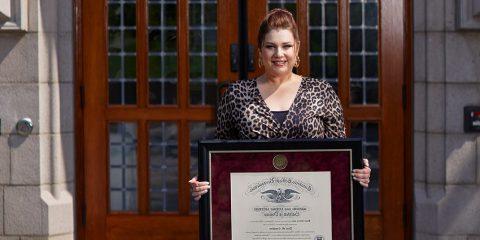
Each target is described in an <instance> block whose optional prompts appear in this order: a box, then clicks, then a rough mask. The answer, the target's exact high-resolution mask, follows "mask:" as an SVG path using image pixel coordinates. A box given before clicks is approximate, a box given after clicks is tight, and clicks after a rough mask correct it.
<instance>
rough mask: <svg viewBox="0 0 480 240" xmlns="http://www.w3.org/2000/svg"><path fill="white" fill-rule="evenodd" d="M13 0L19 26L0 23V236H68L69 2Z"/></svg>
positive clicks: (70, 146) (70, 155) (71, 182)
mask: <svg viewBox="0 0 480 240" xmlns="http://www.w3.org/2000/svg"><path fill="white" fill-rule="evenodd" d="M15 1H16V2H20V0H11V1H7V2H9V3H12V4H14V3H13V2H15ZM4 2H5V0H2V3H4ZM21 2H22V3H23V5H24V6H23V7H26V9H25V8H24V9H23V11H22V12H23V14H22V16H21V17H22V21H27V23H28V24H27V25H26V26H27V27H26V28H25V29H23V30H20V31H18V30H13V31H12V30H0V109H1V110H0V119H1V128H0V133H1V134H0V239H2V240H3V239H9V240H10V239H12V240H13V239H73V238H74V236H73V235H74V234H73V232H74V223H73V221H74V220H73V219H74V213H73V211H74V210H73V209H74V208H73V199H74V198H73V196H74V179H75V178H74V176H75V174H74V135H73V132H74V125H73V123H74V121H73V106H74V105H73V67H74V65H73V37H72V36H73V34H72V30H73V27H72V26H73V19H72V13H73V6H72V2H73V1H72V0H29V1H26V0H21ZM1 25H2V22H0V26H1ZM24 30H26V31H24ZM23 117H29V118H31V119H32V121H33V125H34V128H33V132H32V134H30V135H29V136H26V137H24V136H20V135H18V134H17V132H16V130H15V125H16V123H17V121H18V120H19V119H21V118H23Z"/></svg>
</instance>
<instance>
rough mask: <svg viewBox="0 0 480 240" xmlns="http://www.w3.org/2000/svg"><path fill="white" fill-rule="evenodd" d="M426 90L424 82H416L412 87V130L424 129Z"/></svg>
mask: <svg viewBox="0 0 480 240" xmlns="http://www.w3.org/2000/svg"><path fill="white" fill-rule="evenodd" d="M426 102H427V92H426V89H425V83H421V82H416V83H415V84H414V87H413V116H415V117H414V119H413V121H414V130H415V131H425V120H426V118H427V117H426V113H427V106H426Z"/></svg>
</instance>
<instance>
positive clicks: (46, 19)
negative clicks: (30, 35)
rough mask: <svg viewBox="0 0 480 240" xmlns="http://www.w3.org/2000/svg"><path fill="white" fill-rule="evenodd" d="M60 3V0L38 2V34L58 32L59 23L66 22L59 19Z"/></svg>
mask: <svg viewBox="0 0 480 240" xmlns="http://www.w3.org/2000/svg"><path fill="white" fill-rule="evenodd" d="M60 1H62V0H60ZM58 2H59V1H58V0H42V1H38V32H50V33H51V32H57V29H58V28H57V26H58V25H59V22H61V21H64V19H60V18H58V12H57V11H58V10H59V9H58Z"/></svg>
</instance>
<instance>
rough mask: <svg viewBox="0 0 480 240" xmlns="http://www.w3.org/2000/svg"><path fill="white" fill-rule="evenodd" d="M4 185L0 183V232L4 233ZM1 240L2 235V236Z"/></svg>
mask: <svg viewBox="0 0 480 240" xmlns="http://www.w3.org/2000/svg"><path fill="white" fill-rule="evenodd" d="M3 217H4V211H3V186H1V185H0V233H1V234H3ZM0 240H1V237H0Z"/></svg>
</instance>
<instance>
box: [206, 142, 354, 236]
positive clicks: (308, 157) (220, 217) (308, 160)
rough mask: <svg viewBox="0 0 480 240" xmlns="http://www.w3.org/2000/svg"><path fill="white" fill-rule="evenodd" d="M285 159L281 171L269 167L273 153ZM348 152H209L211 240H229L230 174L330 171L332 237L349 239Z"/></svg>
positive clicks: (349, 188) (350, 226)
mask: <svg viewBox="0 0 480 240" xmlns="http://www.w3.org/2000/svg"><path fill="white" fill-rule="evenodd" d="M279 153H281V154H283V155H285V156H286V157H287V159H288V165H287V167H286V168H285V169H284V170H281V171H279V170H277V169H275V168H274V167H273V164H272V159H273V157H274V156H275V155H277V154H279ZM350 158H351V154H350V151H342V150H335V151H321V150H318V151H311V150H309V151H304V152H302V151H298V150H295V151H291V152H283V151H282V152H275V151H269V152H248V153H247V152H235V151H232V152H221V153H220V152H212V154H211V158H210V166H211V169H210V181H211V182H210V183H211V204H212V205H211V211H212V218H211V221H212V222H211V224H212V225H211V227H212V233H211V234H212V237H213V239H231V235H232V233H231V216H230V191H231V189H230V173H232V172H310V171H330V172H331V184H332V186H331V191H332V192H331V194H332V195H331V196H332V199H331V202H332V228H333V229H332V234H333V235H332V236H333V239H342V240H347V239H351V238H352V236H351V234H352V216H351V214H352V211H351V204H352V200H353V199H351V187H352V182H351V181H352V178H351V175H350V173H351V170H352V169H351V159H350Z"/></svg>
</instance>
